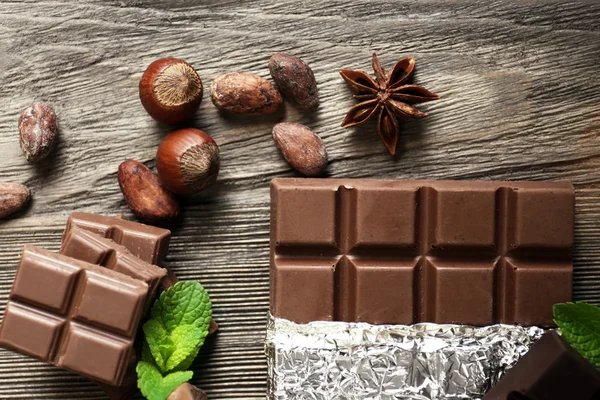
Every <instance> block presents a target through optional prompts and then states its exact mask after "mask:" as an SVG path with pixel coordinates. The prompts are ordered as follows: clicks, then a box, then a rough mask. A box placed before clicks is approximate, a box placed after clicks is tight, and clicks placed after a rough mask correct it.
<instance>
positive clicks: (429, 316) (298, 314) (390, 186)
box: [271, 178, 574, 326]
mask: <svg viewBox="0 0 600 400" xmlns="http://www.w3.org/2000/svg"><path fill="white" fill-rule="evenodd" d="M573 219H574V193H573V187H572V185H571V184H570V183H567V182H488V181H393V180H367V179H298V178H291V179H285V178H283V179H275V180H273V182H272V185H271V313H272V314H273V316H275V317H278V318H284V319H288V320H291V321H294V322H297V323H306V322H309V321H317V320H324V321H332V320H333V321H346V322H369V323H372V324H412V323H417V322H436V323H457V324H466V325H477V326H483V325H489V324H493V323H506V324H519V325H523V326H531V325H539V326H550V325H552V324H553V321H552V306H553V304H555V303H560V302H566V301H569V300H570V299H571V293H572V275H573V266H572V261H571V252H572V245H573Z"/></svg>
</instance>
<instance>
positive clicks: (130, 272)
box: [60, 227, 167, 308]
mask: <svg viewBox="0 0 600 400" xmlns="http://www.w3.org/2000/svg"><path fill="white" fill-rule="evenodd" d="M60 252H61V254H64V255H65V256H68V257H73V258H76V259H78V260H81V261H85V262H88V263H90V264H97V265H101V266H103V267H106V268H108V269H112V270H113V271H117V272H120V273H122V274H125V275H127V276H131V277H132V278H135V279H140V280H142V281H144V282H146V284H148V288H149V295H148V304H147V308H148V307H149V306H150V303H151V302H152V301H153V299H154V294H155V293H156V289H157V288H158V285H159V283H160V280H161V279H162V278H163V277H164V276H166V275H167V270H166V269H164V268H160V267H157V266H156V265H152V264H149V263H147V262H145V261H143V260H141V259H139V258H138V257H136V256H134V255H133V254H131V253H130V252H129V250H127V248H125V246H121V245H119V244H117V243H115V242H113V241H112V240H110V239H106V238H104V237H102V236H99V235H96V234H95V233H91V232H88V231H85V230H83V229H79V228H75V227H72V228H71V229H70V230H69V232H68V233H67V234H66V235H65V239H64V240H63V243H62V246H61V249H60Z"/></svg>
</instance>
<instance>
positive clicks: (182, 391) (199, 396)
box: [167, 383, 208, 400]
mask: <svg viewBox="0 0 600 400" xmlns="http://www.w3.org/2000/svg"><path fill="white" fill-rule="evenodd" d="M206 399H208V397H207V396H206V393H204V390H201V389H198V388H197V387H196V386H194V385H190V384H189V383H183V384H181V385H179V386H178V387H177V389H175V390H174V391H173V393H171V394H170V395H169V397H167V400H206Z"/></svg>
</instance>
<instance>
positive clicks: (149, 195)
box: [118, 160, 179, 224]
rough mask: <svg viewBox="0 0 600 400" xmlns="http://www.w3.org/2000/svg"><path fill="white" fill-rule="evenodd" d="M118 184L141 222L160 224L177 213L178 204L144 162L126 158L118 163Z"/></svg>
mask: <svg viewBox="0 0 600 400" xmlns="http://www.w3.org/2000/svg"><path fill="white" fill-rule="evenodd" d="M118 177H119V186H120V187H121V191H122V192H123V197H125V201H126V202H127V205H129V207H130V208H131V211H133V213H134V214H135V215H136V216H137V217H138V218H139V219H140V220H141V221H143V222H148V223H151V224H161V223H165V222H168V221H170V220H171V219H173V218H175V217H176V216H177V215H178V214H179V204H178V203H177V200H175V197H174V196H173V195H172V194H171V193H169V192H167V191H166V190H165V189H164V188H163V186H162V185H161V183H160V180H159V179H158V176H157V175H156V174H155V173H154V172H152V171H151V170H150V169H149V168H148V167H146V166H145V165H144V164H142V163H140V162H137V161H135V160H126V161H124V162H123V163H121V165H119V173H118Z"/></svg>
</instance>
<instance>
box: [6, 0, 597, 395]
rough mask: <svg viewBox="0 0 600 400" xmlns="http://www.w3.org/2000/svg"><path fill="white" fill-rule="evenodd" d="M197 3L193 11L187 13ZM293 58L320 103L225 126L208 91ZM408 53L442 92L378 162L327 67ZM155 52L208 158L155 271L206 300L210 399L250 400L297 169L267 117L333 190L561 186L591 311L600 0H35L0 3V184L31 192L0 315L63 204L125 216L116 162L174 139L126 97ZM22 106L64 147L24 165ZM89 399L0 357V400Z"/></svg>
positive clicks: (34, 365)
mask: <svg viewBox="0 0 600 400" xmlns="http://www.w3.org/2000/svg"><path fill="white" fill-rule="evenodd" d="M200 3H204V4H203V5H199V4H200ZM278 51H286V52H290V53H292V54H295V55H298V56H300V57H302V58H303V59H304V60H306V61H307V62H308V63H309V64H310V65H311V67H312V68H313V70H314V72H315V75H316V77H317V80H318V82H319V89H320V95H321V96H320V97H321V107H320V108H319V110H318V111H317V112H316V113H302V112H299V111H298V110H297V109H295V108H293V107H291V106H289V105H288V106H287V107H286V109H285V112H284V113H281V114H279V115H275V116H272V117H267V118H231V117H224V116H222V115H220V114H219V113H218V112H217V111H216V109H215V107H214V106H213V105H212V103H211V101H210V99H209V95H208V86H209V85H210V82H211V81H212V79H213V78H214V77H216V76H217V75H218V74H221V73H223V72H227V71H247V72H252V73H255V74H258V75H260V76H263V77H268V76H269V73H268V68H267V62H268V59H269V57H270V55H271V54H273V53H275V52H278ZM373 51H377V53H378V54H379V55H380V58H381V61H382V63H383V65H384V67H387V68H389V67H390V66H391V65H392V63H393V62H395V61H396V60H398V59H399V58H400V57H402V56H405V55H413V56H415V57H416V58H417V73H416V80H417V82H419V83H421V84H423V85H424V86H425V87H427V88H428V89H430V90H432V91H434V92H436V93H439V94H440V95H441V96H442V98H441V99H440V100H438V101H436V102H432V103H429V104H427V105H424V106H422V109H424V110H426V111H428V112H429V113H430V114H431V117H430V118H427V119H424V120H420V121H416V122H409V123H405V124H404V125H403V134H402V137H401V140H400V151H399V153H400V154H399V155H398V156H397V157H396V158H391V157H390V156H389V155H388V154H387V151H386V150H385V147H384V146H383V144H382V143H381V142H380V140H379V138H378V136H377V133H376V131H375V125H374V124H367V125H366V126H364V127H362V128H359V129H348V130H345V129H342V128H341V127H340V122H341V120H342V119H343V117H344V115H345V113H346V111H347V110H348V109H349V108H350V107H351V106H352V105H353V104H355V101H354V100H353V99H352V98H351V96H350V93H349V91H348V89H347V87H346V85H345V83H344V82H343V80H342V79H341V77H340V76H339V74H338V70H339V69H340V68H341V67H349V68H354V69H365V70H367V71H369V70H370V56H371V53H372V52H373ZM163 56H175V57H180V58H184V59H186V60H187V61H189V62H190V63H192V64H193V65H194V66H195V67H196V69H197V70H198V71H199V73H200V75H201V77H202V79H203V81H204V85H205V99H204V102H203V103H202V106H201V109H200V111H199V112H198V114H197V117H196V119H195V120H194V121H193V123H192V125H193V126H195V127H199V128H201V129H203V130H205V131H206V132H208V133H209V134H210V135H212V136H213V137H214V138H215V140H216V141H217V143H218V144H219V146H220V149H221V157H222V165H221V173H220V176H219V180H218V182H217V184H216V185H214V186H213V187H212V188H211V189H210V190H207V191H206V192H203V193H201V194H200V195H198V196H195V197H193V198H191V199H189V201H187V204H185V206H184V210H185V211H184V213H183V214H184V218H183V222H182V223H181V224H180V225H178V226H177V227H175V228H174V229H173V240H172V245H171V252H170V254H169V257H168V262H169V264H170V266H171V267H172V269H173V271H175V273H177V274H178V275H179V276H180V277H181V278H183V279H199V280H200V281H201V282H202V283H203V284H204V285H205V286H206V288H207V289H208V290H209V292H210V295H211V298H212V300H213V304H214V313H215V318H216V319H217V321H218V322H219V324H220V327H221V329H220V332H219V334H218V336H217V337H216V338H215V339H214V340H211V341H210V342H209V343H208V345H206V347H205V348H204V350H203V351H202V357H201V358H200V359H199V360H198V361H197V362H196V363H195V364H194V366H193V369H194V372H195V377H194V379H193V383H195V384H197V385H199V386H201V387H202V388H204V389H205V390H207V391H208V393H209V395H210V397H211V398H213V399H219V398H238V399H242V398H245V399H248V398H255V399H259V398H264V396H265V386H266V384H265V382H266V376H267V373H266V363H265V357H264V355H263V336H264V332H265V322H266V317H267V310H268V302H269V300H268V292H269V282H268V276H269V262H268V232H269V181H270V180H271V178H274V177H278V176H295V175H296V174H295V173H294V172H293V171H292V170H291V169H290V167H289V166H288V165H287V164H286V163H285V161H283V159H282V158H281V156H280V154H279V152H278V150H277V149H276V148H275V146H274V144H273V141H272V139H271V128H272V126H273V125H274V124H275V123H276V122H278V121H283V120H287V121H298V122H302V123H304V124H307V125H308V126H310V127H312V128H313V129H314V130H315V131H316V132H318V133H319V134H320V135H321V137H322V138H323V140H324V141H325V143H326V145H327V149H328V152H329V156H330V169H329V171H330V176H335V177H373V178H401V179H412V178H422V179H426V178H435V179H503V180H517V179H531V180H542V179H567V180H570V181H572V182H573V184H574V185H575V187H576V191H577V200H576V209H577V211H576V212H577V214H576V232H575V236H576V237H575V243H576V244H575V254H574V257H575V283H574V285H575V286H574V291H575V299H576V300H585V301H588V302H591V303H595V304H599V303H600V291H599V290H598V289H599V288H600V185H599V184H600V138H599V135H600V67H599V65H600V3H598V2H597V1H595V0H588V1H580V2H575V1H567V0H562V1H559V0H543V1H542V0H529V1H527V2H523V1H516V0H515V1H508V0H498V1H495V2H493V3H488V2H482V1H476V0H455V1H445V0H427V1H418V0H397V1H385V0H377V1H366V0H356V1H348V0H345V1H340V0H335V1H329V0H318V1H317V0H314V1H302V2H298V1H296V0H294V1H292V0H281V1H275V0H258V1H244V0H210V1H204V2H200V1H192V0H171V1H162V0H145V1H142V0H121V1H119V0H86V1H79V2H77V3H76V2H69V1H60V0H40V1H36V2H21V1H11V2H3V3H2V4H0V67H1V68H0V99H1V102H2V106H1V107H0V110H1V112H0V149H1V157H0V179H2V180H11V181H18V182H22V183H25V184H27V185H28V186H29V187H30V188H31V189H32V190H33V193H34V201H33V204H32V206H31V207H30V208H29V209H28V210H27V211H26V212H25V213H22V214H21V215H18V216H16V217H15V218H13V219H10V220H8V221H5V222H2V223H0V270H1V272H2V274H1V275H0V304H1V305H0V312H2V311H3V307H4V304H5V303H6V299H7V296H8V293H9V289H10V286H11V283H12V281H13V278H14V273H15V268H16V265H17V261H18V258H19V252H20V250H21V248H22V246H23V244H25V243H34V244H36V245H39V246H43V247H46V248H48V249H51V250H57V249H58V247H59V242H60V237H61V231H62V229H63V226H64V223H65V221H66V218H67V216H68V215H69V213H70V212H72V211H76V210H83V211H91V212H98V213H104V214H115V213H118V212H125V213H128V208H127V206H126V205H125V203H124V201H123V197H122V195H121V192H120V190H119V186H118V184H117V179H116V171H117V167H118V165H119V164H120V163H121V162H122V161H123V160H125V159H127V158H133V159H137V160H140V161H142V162H145V163H147V164H148V165H152V164H153V159H154V156H155V152H156V148H157V146H158V144H159V143H160V140H161V138H163V137H164V136H165V134H166V133H167V132H168V131H169V130H170V129H172V128H170V127H168V126H161V125H158V124H156V123H155V122H153V120H152V119H151V118H150V117H149V116H148V115H147V114H146V112H145V111H144V109H143V108H142V106H141V105H140V102H139V98H138V92H137V84H138V80H139V78H140V76H141V74H142V72H143V71H144V69H145V67H146V66H147V65H148V64H149V63H150V62H151V61H153V60H154V59H156V58H159V57H163ZM34 101H45V102H49V103H51V104H53V105H54V107H55V108H56V111H57V114H58V116H59V120H60V127H61V141H60V144H59V147H58V150H57V151H56V152H55V153H54V156H53V157H52V160H51V161H49V162H47V163H45V164H43V165H40V166H31V165H29V164H28V163H27V162H26V161H25V159H24V157H23V156H22V155H21V152H20V149H19V143H18V133H17V120H18V116H19V113H20V112H21V110H22V109H23V108H25V107H26V106H27V105H29V104H30V103H32V102H34ZM17 398H36V399H103V398H104V397H103V395H102V393H101V392H100V391H99V390H98V389H97V388H96V387H95V385H93V384H91V383H89V382H88V381H86V380H85V379H82V378H79V377H77V376H76V375H74V374H70V373H66V372H63V371H60V370H58V369H55V368H53V367H50V366H47V365H44V364H42V363H39V362H37V361H34V360H32V359H30V358H28V357H24V356H21V355H18V354H15V353H12V352H8V351H3V350H2V351H0V399H17Z"/></svg>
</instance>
